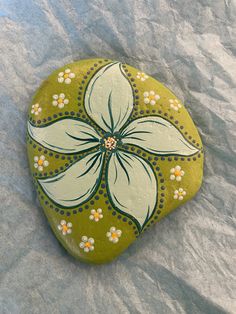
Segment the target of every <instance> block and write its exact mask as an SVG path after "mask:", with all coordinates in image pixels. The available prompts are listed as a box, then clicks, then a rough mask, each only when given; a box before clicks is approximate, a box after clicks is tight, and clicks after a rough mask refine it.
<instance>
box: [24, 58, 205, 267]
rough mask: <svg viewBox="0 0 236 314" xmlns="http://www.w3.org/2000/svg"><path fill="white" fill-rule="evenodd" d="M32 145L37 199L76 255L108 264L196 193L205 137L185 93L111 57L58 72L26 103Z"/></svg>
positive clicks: (28, 145) (63, 241)
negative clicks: (185, 101) (185, 102)
mask: <svg viewBox="0 0 236 314" xmlns="http://www.w3.org/2000/svg"><path fill="white" fill-rule="evenodd" d="M27 134H28V135H27V147H28V157H29V163H30V168H31V172H32V176H33V181H34V184H35V187H36V190H37V194H38V198H39V201H40V203H41V205H42V207H43V209H44V212H45V214H46V216H47V218H48V220H49V223H50V225H51V227H52V230H53V232H54V233H55V235H56V237H57V238H58V240H59V241H60V242H61V244H62V245H63V246H64V247H65V249H66V250H67V251H68V252H70V253H71V254H72V255H73V256H75V257H76V258H79V259H80V260H82V261H86V262H92V263H105V262H108V261H111V260H112V259H114V258H115V257H117V256H118V255H120V254H121V253H122V252H123V251H124V250H126V249H127V247H128V246H129V245H130V244H131V243H132V242H134V241H135V240H136V238H137V237H139V236H140V235H141V234H142V233H143V232H144V231H145V230H147V228H149V227H150V226H151V225H152V224H154V223H156V222H157V221H159V220H160V219H162V218H163V217H164V216H165V215H167V214H169V213H170V212H171V211H172V210H173V209H175V208H176V207H178V206H179V205H182V204H184V203H185V202H186V201H188V200H189V199H191V198H192V197H193V196H194V195H195V194H196V192H197V191H198V189H199V187H200V185H201V181H202V175H203V152H202V143H201V139H200V137H199V134H198V131H197V129H196V127H195V125H194V123H193V121H192V119H191V117H190V116H189V114H188V112H187V110H186V109H185V108H184V106H183V104H182V103H181V102H180V100H179V99H177V98H176V96H175V95H174V94H173V93H172V92H171V91H170V90H169V89H167V88H166V87H164V86H163V85H162V84H161V83H160V82H158V81H157V80H155V79H153V78H152V77H150V76H148V75H146V74H144V73H142V72H141V71H140V70H137V69H135V68H133V67H131V66H129V65H126V64H122V63H120V62H115V61H111V60H106V59H90V60H82V61H79V62H74V63H71V64H68V65H66V66H64V67H63V68H61V69H59V70H56V71H55V72H53V73H52V74H51V75H50V76H49V77H48V78H47V79H46V80H45V81H44V82H43V84H42V86H41V87H40V88H39V90H38V91H37V93H36V94H35V96H34V98H33V102H32V104H31V106H30V108H29V118H28V133H27Z"/></svg>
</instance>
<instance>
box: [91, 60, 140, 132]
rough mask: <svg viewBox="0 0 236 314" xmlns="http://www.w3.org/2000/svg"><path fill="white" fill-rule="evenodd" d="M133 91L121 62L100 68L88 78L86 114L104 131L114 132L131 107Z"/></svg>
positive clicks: (118, 128) (124, 119) (125, 119)
mask: <svg viewBox="0 0 236 314" xmlns="http://www.w3.org/2000/svg"><path fill="white" fill-rule="evenodd" d="M133 101H134V99H133V92H132V88H131V85H130V83H129V81H128V80H127V78H126V77H125V75H124V73H123V69H122V66H121V63H118V62H117V63H112V64H108V65H106V66H104V67H103V68H101V69H100V70H99V71H98V72H97V73H96V74H95V75H94V76H93V78H92V79H91V80H90V82H89V84H88V87H87V90H86V94H85V108H86V111H87V113H88V115H89V116H90V117H91V118H92V119H93V120H94V121H95V122H96V123H97V124H98V125H99V126H100V127H101V128H102V129H103V130H105V131H110V132H115V131H119V130H120V128H121V127H122V126H123V125H124V124H125V122H126V121H127V120H128V118H129V116H130V114H131V112H132V109H133Z"/></svg>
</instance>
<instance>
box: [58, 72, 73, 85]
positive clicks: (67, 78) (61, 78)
mask: <svg viewBox="0 0 236 314" xmlns="http://www.w3.org/2000/svg"><path fill="white" fill-rule="evenodd" d="M74 77H75V73H73V72H71V70H70V69H66V70H65V72H60V73H59V74H58V78H57V81H58V82H59V83H63V82H65V83H66V84H70V83H71V79H73V78H74Z"/></svg>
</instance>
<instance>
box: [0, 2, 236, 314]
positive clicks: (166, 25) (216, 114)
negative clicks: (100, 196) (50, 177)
mask: <svg viewBox="0 0 236 314" xmlns="http://www.w3.org/2000/svg"><path fill="white" fill-rule="evenodd" d="M235 14H236V5H235V1H233V0H232V1H231V0H225V1H223V0H216V1H210V0H204V1H203V0H196V1H191V2H190V1H186V0H179V1H173V0H145V1H144V0H137V1H129V0H122V1H121V0H120V1H110V0H107V1H105V0H102V1H98V0H91V1H75V0H74V1H72V0H69V1H64V0H58V1H52V0H51V1H50V0H43V1H39V0H35V1H33V0H29V1H23V0H18V1H14V0H11V1H6V0H2V1H1V3H0V27H1V32H0V51H1V54H0V60H1V62H0V73H1V75H0V83H1V84H0V95H1V102H0V112H1V115H0V156H1V170H0V213H1V228H0V248H1V250H0V259H1V266H0V267H1V277H0V278H1V280H0V312H1V313H24V314H25V313H42V312H44V313H63V314H65V313H83V314H86V313H89V314H91V313H104V312H106V313H108V312H110V313H111V312H112V313H158V314H162V313H191V314H193V313H207V314H208V313H214V314H216V313H235V312H236V301H235V203H236V202H235V201H236V190H235V184H236V170H235V160H236V154H235V150H236V148H235V143H236V139H235V131H236V130H235V120H236V114H235V112H236V107H235V96H236V94H235V83H236V79H235V70H236V67H235V51H236V50H235V44H234V43H235ZM99 56H104V57H107V58H111V59H118V60H121V61H124V62H126V63H128V64H130V65H133V66H134V67H137V68H141V69H142V70H143V71H145V72H146V73H149V74H150V75H152V76H154V77H155V78H157V79H158V80H160V81H161V82H163V83H164V84H165V85H167V86H168V87H169V88H170V89H171V90H173V91H174V93H175V94H176V95H178V96H179V98H180V99H181V100H182V101H183V102H184V103H185V105H186V107H187V109H188V110H189V111H190V113H191V116H192V118H193V119H194V121H195V122H196V124H197V127H198V129H199V131H200V134H201V136H202V140H203V143H204V145H205V177H204V182H203V186H202V188H201V190H200V192H199V193H198V195H197V197H196V198H195V199H194V200H192V201H190V202H189V203H187V204H186V205H184V206H183V207H181V208H179V209H178V210H176V211H175V212H174V213H173V214H171V215H170V216H169V217H167V218H165V219H163V220H162V221H161V222H160V223H158V224H157V225H155V226H154V227H153V228H152V230H151V229H150V230H149V231H147V232H146V233H145V234H144V235H143V236H142V238H140V239H139V240H138V241H136V242H135V243H134V245H132V246H131V247H130V248H129V249H128V251H126V252H125V254H123V255H122V256H120V257H119V258H118V259H117V260H116V261H115V262H113V263H111V264H109V265H103V266H90V265H85V264H82V263H80V262H78V261H76V260H75V259H73V258H72V257H70V256H69V255H68V254H67V253H66V251H65V250H64V249H63V248H62V247H61V246H60V244H59V243H58V242H57V240H56V239H55V237H54V236H53V234H52V232H51V230H50V227H49V225H48V224H47V220H46V218H45V217H44V214H43V212H42V209H41V208H40V206H39V204H37V203H36V194H35V191H34V189H33V186H32V181H31V177H30V173H29V167H28V161H27V156H26V120H27V108H28V106H29V103H30V101H31V98H32V96H33V94H34V92H35V91H36V89H37V88H38V86H39V84H40V83H41V82H42V81H43V80H44V79H45V77H47V76H48V75H49V74H50V73H51V72H52V71H53V70H55V69H56V68H58V67H60V66H62V65H64V64H66V63H69V62H72V61H74V60H78V59H82V58H88V57H99Z"/></svg>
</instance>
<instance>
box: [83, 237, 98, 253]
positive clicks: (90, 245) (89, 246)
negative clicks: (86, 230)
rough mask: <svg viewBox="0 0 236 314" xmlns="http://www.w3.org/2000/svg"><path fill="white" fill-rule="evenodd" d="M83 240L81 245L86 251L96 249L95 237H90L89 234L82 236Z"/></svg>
mask: <svg viewBox="0 0 236 314" xmlns="http://www.w3.org/2000/svg"><path fill="white" fill-rule="evenodd" d="M81 240H82V242H80V244H79V247H80V248H81V249H84V252H86V253H88V252H89V251H93V250H94V242H95V241H94V239H93V238H88V237H87V236H83V237H82V238H81Z"/></svg>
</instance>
